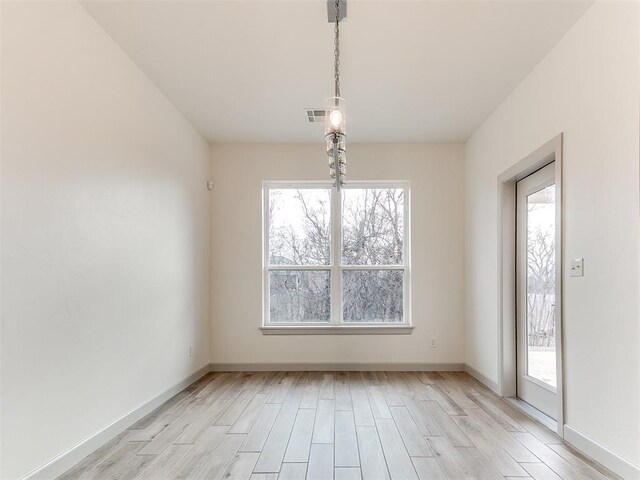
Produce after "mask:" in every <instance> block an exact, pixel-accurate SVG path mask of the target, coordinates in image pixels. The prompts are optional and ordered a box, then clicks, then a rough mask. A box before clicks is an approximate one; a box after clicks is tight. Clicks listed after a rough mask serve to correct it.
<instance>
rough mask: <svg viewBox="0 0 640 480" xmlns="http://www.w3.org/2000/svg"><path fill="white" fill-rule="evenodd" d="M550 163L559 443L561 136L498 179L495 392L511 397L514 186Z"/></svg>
mask: <svg viewBox="0 0 640 480" xmlns="http://www.w3.org/2000/svg"><path fill="white" fill-rule="evenodd" d="M551 162H555V168H554V175H555V182H556V183H555V185H556V187H555V188H556V192H555V193H556V251H555V256H556V259H555V260H556V272H555V275H556V374H557V394H558V397H557V401H558V407H557V414H556V417H557V418H556V432H557V433H558V435H559V436H560V437H562V438H564V371H563V365H564V361H563V359H564V354H563V348H562V347H563V343H564V341H563V337H564V335H563V333H564V332H563V317H564V315H563V313H564V309H563V301H562V300H563V298H562V292H563V288H562V271H563V265H562V260H563V258H564V245H563V243H562V232H563V230H564V223H563V221H562V220H563V219H562V217H563V215H562V211H563V208H564V201H563V198H562V133H560V134H559V135H557V136H555V137H554V138H552V139H551V140H550V141H548V142H547V143H545V144H544V145H543V146H541V147H540V148H538V149H537V150H535V151H534V152H532V153H531V154H529V155H527V156H526V157H525V158H523V159H522V160H520V161H519V162H517V163H516V164H515V165H513V166H511V167H510V168H508V169H507V170H505V171H504V172H503V173H501V174H500V175H499V176H498V222H497V223H498V237H497V239H498V242H497V243H498V391H499V393H500V395H501V396H502V397H505V398H515V397H516V379H517V369H516V365H517V363H516V361H517V360H516V353H517V351H516V318H517V308H516V182H518V181H519V180H521V179H523V178H525V177H527V176H528V175H530V174H532V173H533V172H535V171H537V170H539V169H540V168H542V167H545V166H546V165H548V164H550V163H551ZM528 413H530V412H528Z"/></svg>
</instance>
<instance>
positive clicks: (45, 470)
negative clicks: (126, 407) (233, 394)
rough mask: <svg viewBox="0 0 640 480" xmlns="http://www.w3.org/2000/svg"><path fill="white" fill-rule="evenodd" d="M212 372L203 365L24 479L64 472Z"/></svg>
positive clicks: (33, 479)
mask: <svg viewBox="0 0 640 480" xmlns="http://www.w3.org/2000/svg"><path fill="white" fill-rule="evenodd" d="M210 371H211V365H210V364H206V365H203V366H202V367H200V368H198V369H197V370H196V371H195V372H193V373H192V374H190V375H187V376H186V377H185V378H183V379H182V380H180V381H179V382H177V383H175V384H173V385H172V386H171V387H169V388H168V389H166V390H165V391H163V392H161V393H159V394H158V395H156V396H155V397H153V398H151V399H149V400H147V401H145V402H142V403H141V404H140V405H138V406H137V407H135V408H134V409H132V410H131V411H129V412H128V413H126V414H124V415H123V416H122V417H120V418H119V419H117V420H116V421H114V422H113V423H111V424H109V425H107V426H106V427H104V428H103V429H102V430H100V431H98V432H96V433H94V434H93V435H90V436H89V437H87V438H85V439H84V440H82V441H80V442H78V443H77V444H75V445H74V446H72V447H71V448H69V449H68V450H67V451H65V452H63V453H61V454H60V455H58V456H57V457H55V458H54V459H52V460H50V461H49V462H47V463H45V464H44V465H42V466H40V467H38V468H36V469H35V470H33V471H32V472H30V473H28V474H27V475H25V476H24V477H21V480H35V479H50V478H56V477H58V476H60V475H62V474H63V473H64V472H66V471H67V470H69V469H70V468H71V467H73V466H74V465H76V464H77V463H78V462H80V461H81V460H82V459H83V458H85V457H86V456H87V455H89V454H90V453H92V452H94V451H95V450H96V449H98V448H99V447H101V446H102V445H104V444H105V443H107V442H108V441H109V440H111V439H112V438H114V437H115V436H116V435H118V434H119V433H121V432H123V431H125V430H126V429H127V428H129V427H130V426H131V425H133V424H134V423H136V422H137V421H138V420H140V419H141V418H143V417H144V416H145V415H148V414H149V413H151V412H152V411H153V410H155V409H156V408H158V407H159V406H160V405H162V404H163V403H164V402H166V401H167V400H169V399H170V398H171V397H173V396H174V395H176V394H178V393H180V392H181V391H183V390H184V389H185V388H187V387H188V386H189V385H191V384H192V383H193V382H195V381H196V380H198V379H199V378H201V377H203V376H204V375H206V374H207V373H208V372H210Z"/></svg>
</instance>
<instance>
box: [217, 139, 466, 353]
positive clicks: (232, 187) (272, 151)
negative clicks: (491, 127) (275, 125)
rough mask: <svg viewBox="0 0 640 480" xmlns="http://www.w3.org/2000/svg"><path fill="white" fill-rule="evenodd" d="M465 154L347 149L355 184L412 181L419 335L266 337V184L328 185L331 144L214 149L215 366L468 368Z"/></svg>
mask: <svg viewBox="0 0 640 480" xmlns="http://www.w3.org/2000/svg"><path fill="white" fill-rule="evenodd" d="M310 128H313V127H310ZM318 135H319V136H320V138H322V130H321V129H319V130H318ZM463 155H464V151H463V147H462V146H461V145H351V146H349V178H351V179H358V180H410V181H411V201H412V205H413V213H412V217H411V222H412V224H411V229H412V239H411V241H412V273H411V274H412V281H413V285H412V287H413V295H412V300H413V302H412V303H413V305H412V314H413V323H414V325H415V326H416V328H415V330H414V331H413V334H412V335H395V336H394V335H390V336H387V335H368V336H367V335H343V336H340V335H337V336H333V335H331V336H329V335H326V336H325V335H309V336H263V335H262V333H261V331H260V330H259V328H258V327H259V326H260V324H261V320H262V283H261V282H262V274H261V268H262V267H261V265H262V256H261V255H262V234H261V231H262V181H263V180H327V176H328V169H327V157H326V153H325V151H324V145H323V144H318V145H214V146H213V147H212V168H211V170H212V178H213V179H214V181H215V183H216V186H215V189H214V192H213V196H212V215H213V218H212V239H213V242H212V245H213V249H212V265H213V269H212V292H213V319H212V332H213V334H212V337H211V360H212V361H213V362H223V363H225V362H231V363H233V362H256V363H261V362H462V361H464V350H463V345H464V331H463V326H464V325H463V323H464V308H463V299H464V294H463V285H464V260H463V250H464V240H463V238H464V231H463V223H464V215H463V203H464V202H463V181H464V180H463V179H464V173H463V163H464V161H463ZM431 337H436V338H437V339H438V342H439V345H438V348H437V349H431V348H429V346H428V341H429V339H430V338H431Z"/></svg>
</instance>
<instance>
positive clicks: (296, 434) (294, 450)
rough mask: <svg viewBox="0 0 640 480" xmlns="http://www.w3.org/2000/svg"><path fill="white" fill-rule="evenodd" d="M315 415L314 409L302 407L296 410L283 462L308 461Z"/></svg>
mask: <svg viewBox="0 0 640 480" xmlns="http://www.w3.org/2000/svg"><path fill="white" fill-rule="evenodd" d="M315 417H316V411H315V410H314V409H311V408H302V409H300V410H299V411H298V415H297V416H296V420H295V423H294V424H293V430H292V431H291V438H290V440H289V445H288V446H287V451H286V453H285V456H284V461H285V462H304V463H306V462H308V461H309V451H310V450H311V437H312V435H313V423H314V421H315Z"/></svg>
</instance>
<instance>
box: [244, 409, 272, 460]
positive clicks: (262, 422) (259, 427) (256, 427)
mask: <svg viewBox="0 0 640 480" xmlns="http://www.w3.org/2000/svg"><path fill="white" fill-rule="evenodd" d="M279 411H280V404H278V403H266V404H265V405H264V407H262V411H261V412H260V415H258V418H256V421H255V422H254V424H253V426H252V427H251V430H249V433H247V437H246V438H245V440H244V442H243V443H242V446H241V447H240V451H241V452H260V451H261V450H262V447H263V446H264V443H265V442H266V441H267V436H268V435H269V432H270V431H271V427H272V426H273V423H274V422H275V421H276V417H277V416H278V412H279Z"/></svg>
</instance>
